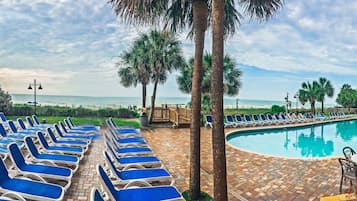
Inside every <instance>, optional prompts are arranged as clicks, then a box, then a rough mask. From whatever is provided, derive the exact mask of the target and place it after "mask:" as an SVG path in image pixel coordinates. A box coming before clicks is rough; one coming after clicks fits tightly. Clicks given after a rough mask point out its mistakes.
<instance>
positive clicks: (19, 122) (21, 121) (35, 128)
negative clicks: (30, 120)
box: [17, 118, 45, 132]
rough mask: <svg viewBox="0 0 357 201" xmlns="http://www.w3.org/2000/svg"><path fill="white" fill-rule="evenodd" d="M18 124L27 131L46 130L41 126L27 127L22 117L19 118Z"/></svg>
mask: <svg viewBox="0 0 357 201" xmlns="http://www.w3.org/2000/svg"><path fill="white" fill-rule="evenodd" d="M17 124H18V125H19V126H20V128H21V129H22V131H26V132H35V131H43V130H45V127H42V126H41V127H40V126H36V127H35V126H30V127H27V126H26V125H25V122H24V121H23V120H22V119H21V118H18V119H17Z"/></svg>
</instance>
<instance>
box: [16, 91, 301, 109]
mask: <svg viewBox="0 0 357 201" xmlns="http://www.w3.org/2000/svg"><path fill="white" fill-rule="evenodd" d="M11 96H12V101H13V103H18V104H27V103H28V102H32V101H33V95H31V94H11ZM189 101H190V97H157V99H156V105H158V106H159V105H161V104H180V105H186V104H187V103H188V102H189ZM37 103H38V104H39V105H58V106H70V107H79V106H82V107H87V108H106V107H110V108H120V107H128V106H134V105H135V106H137V107H140V106H141V98H140V97H92V96H57V95H37ZM236 103H237V99H234V98H225V99H224V107H225V108H236ZM146 104H147V105H150V99H149V98H148V99H147V102H146ZM272 105H284V102H283V101H272V100H249V99H239V100H238V107H239V108H270V107H271V106H272ZM294 106H295V103H294V101H293V107H294Z"/></svg>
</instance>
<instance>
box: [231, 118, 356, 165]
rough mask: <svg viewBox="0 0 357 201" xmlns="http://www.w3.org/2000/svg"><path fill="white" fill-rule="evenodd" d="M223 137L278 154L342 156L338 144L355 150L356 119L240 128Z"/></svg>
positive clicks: (243, 146) (238, 144)
mask: <svg viewBox="0 0 357 201" xmlns="http://www.w3.org/2000/svg"><path fill="white" fill-rule="evenodd" d="M227 141H228V143H229V144H231V145H233V146H235V147H238V148H240V149H243V150H247V151H251V152H255V153H260V154H266V155H271V156H278V157H289V158H324V157H330V156H343V153H342V148H343V147H345V146H350V147H352V148H354V149H355V150H357V120H349V121H340V122H334V123H324V124H316V125H310V126H303V127H294V128H277V129H265V130H256V131H241V132H237V133H232V134H230V135H228V136H227Z"/></svg>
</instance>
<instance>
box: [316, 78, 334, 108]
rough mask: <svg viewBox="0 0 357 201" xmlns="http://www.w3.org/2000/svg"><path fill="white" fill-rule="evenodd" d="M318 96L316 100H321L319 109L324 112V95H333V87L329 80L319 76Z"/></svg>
mask: <svg viewBox="0 0 357 201" xmlns="http://www.w3.org/2000/svg"><path fill="white" fill-rule="evenodd" d="M318 93H319V95H318V97H317V101H319V102H321V110H322V112H324V102H325V96H327V97H330V98H331V97H333V94H334V88H333V87H332V84H331V82H330V80H328V79H326V78H323V77H320V78H319V80H318Z"/></svg>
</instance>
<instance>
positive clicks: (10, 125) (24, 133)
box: [8, 120, 36, 137]
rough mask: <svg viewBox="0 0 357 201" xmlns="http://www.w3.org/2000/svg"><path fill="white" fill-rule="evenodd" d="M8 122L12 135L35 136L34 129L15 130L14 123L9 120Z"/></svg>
mask: <svg viewBox="0 0 357 201" xmlns="http://www.w3.org/2000/svg"><path fill="white" fill-rule="evenodd" d="M8 123H9V127H10V130H11V132H12V134H13V135H22V136H23V137H24V136H29V135H30V136H35V135H36V131H34V130H31V131H28V130H23V131H19V130H17V127H16V125H15V123H14V122H13V121H11V120H9V121H8Z"/></svg>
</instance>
